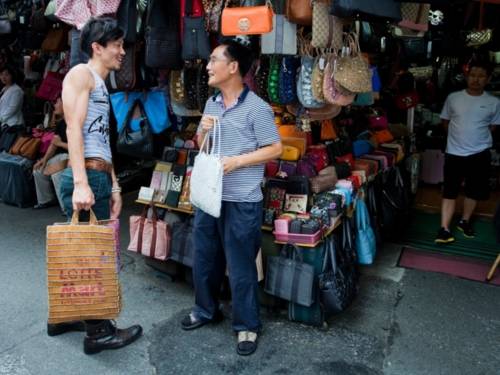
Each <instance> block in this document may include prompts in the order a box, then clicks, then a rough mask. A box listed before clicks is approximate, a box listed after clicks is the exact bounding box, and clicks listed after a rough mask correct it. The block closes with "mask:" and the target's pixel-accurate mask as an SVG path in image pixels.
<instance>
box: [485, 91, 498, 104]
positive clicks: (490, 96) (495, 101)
mask: <svg viewBox="0 0 500 375" xmlns="http://www.w3.org/2000/svg"><path fill="white" fill-rule="evenodd" d="M484 94H485V96H484V97H485V99H486V100H488V101H490V102H493V104H495V105H498V104H500V99H499V98H498V97H496V96H495V95H493V94H490V93H489V92H487V91H485V92H484Z"/></svg>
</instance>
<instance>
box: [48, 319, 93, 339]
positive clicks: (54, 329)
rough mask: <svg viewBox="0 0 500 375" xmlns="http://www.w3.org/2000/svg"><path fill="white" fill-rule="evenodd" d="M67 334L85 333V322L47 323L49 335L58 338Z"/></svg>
mask: <svg viewBox="0 0 500 375" xmlns="http://www.w3.org/2000/svg"><path fill="white" fill-rule="evenodd" d="M66 332H85V323H84V322H68V323H57V324H49V323H47V335H49V336H57V335H61V334H63V333H66Z"/></svg>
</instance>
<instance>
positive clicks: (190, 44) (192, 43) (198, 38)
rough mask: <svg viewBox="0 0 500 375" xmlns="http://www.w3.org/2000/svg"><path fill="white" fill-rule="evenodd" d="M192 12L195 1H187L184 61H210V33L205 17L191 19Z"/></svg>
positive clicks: (183, 40)
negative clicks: (207, 29) (206, 29)
mask: <svg viewBox="0 0 500 375" xmlns="http://www.w3.org/2000/svg"><path fill="white" fill-rule="evenodd" d="M192 10H193V0H187V1H186V16H184V18H183V22H184V36H183V38H182V59H183V60H193V59H203V60H208V56H209V55H210V43H209V42H208V33H207V32H206V31H205V20H204V18H203V17H191V14H192V13H193V11H192Z"/></svg>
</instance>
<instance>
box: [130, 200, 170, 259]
mask: <svg viewBox="0 0 500 375" xmlns="http://www.w3.org/2000/svg"><path fill="white" fill-rule="evenodd" d="M149 207H151V209H152V211H153V216H152V218H151V219H148V218H147V212H148V206H146V207H144V211H143V212H142V215H140V216H139V215H133V216H130V243H129V245H128V248H127V250H129V251H133V252H136V253H139V254H142V255H145V256H148V257H151V258H154V259H159V260H166V259H167V258H168V257H169V254H170V243H171V233H170V227H169V225H168V224H167V223H166V222H165V221H163V220H158V215H157V213H156V207H154V206H153V205H151V206H149Z"/></svg>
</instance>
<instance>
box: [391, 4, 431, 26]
mask: <svg viewBox="0 0 500 375" xmlns="http://www.w3.org/2000/svg"><path fill="white" fill-rule="evenodd" d="M430 10H431V5H430V4H416V3H411V2H408V3H401V18H402V19H403V20H402V21H401V22H399V24H398V25H399V26H401V27H406V28H407V29H411V30H416V31H427V30H428V29H429V11H430Z"/></svg>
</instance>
